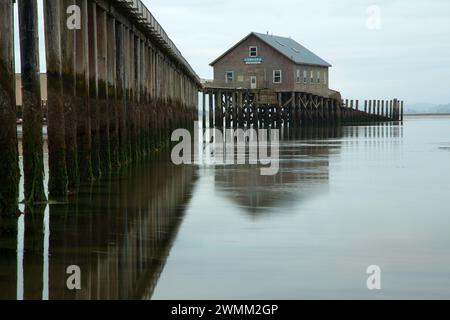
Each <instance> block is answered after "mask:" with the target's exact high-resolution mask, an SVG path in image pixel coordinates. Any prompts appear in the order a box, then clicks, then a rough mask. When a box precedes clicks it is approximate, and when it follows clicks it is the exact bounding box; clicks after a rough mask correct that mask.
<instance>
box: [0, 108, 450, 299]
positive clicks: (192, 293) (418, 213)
mask: <svg viewBox="0 0 450 320" xmlns="http://www.w3.org/2000/svg"><path fill="white" fill-rule="evenodd" d="M280 156H281V160H280V173H279V174H278V175H277V176H274V177H267V176H266V177H264V176H261V175H259V170H258V168H257V167H249V166H232V165H226V166H224V165H221V166H215V167H214V166H212V165H208V164H204V165H201V166H198V167H190V166H185V167H175V166H173V165H171V164H170V163H169V161H167V159H165V158H164V157H162V156H161V157H159V158H158V159H154V160H153V161H152V162H151V163H147V164H142V165H140V166H137V167H134V168H133V169H129V170H126V171H124V172H122V173H121V174H120V175H117V176H114V177H112V178H111V179H110V180H104V181H101V182H98V183H96V184H95V185H93V186H85V187H83V188H82V190H81V191H80V193H79V194H78V195H77V196H76V197H73V198H72V199H71V201H70V203H69V204H52V205H50V206H47V207H42V208H37V209H35V210H34V212H28V213H27V215H25V216H22V217H20V218H19V219H18V221H14V223H13V225H12V226H11V232H10V233H8V232H6V231H3V232H2V234H1V236H0V248H1V249H0V252H1V256H0V257H1V259H0V298H3V299H5V298H6V299H116V298H120V299H131V298H138V299H197V298H198V299H266V298H267V299H278V298H279V299H303V298H305V299H315V298H324V299H331V298H338V299H353V298H362V299H381V298H387V299H391V298H400V299H412V298H438V299H439V298H442V299H450V232H449V230H450V198H449V195H450V117H410V118H407V119H406V121H405V123H404V125H403V126H394V125H391V124H387V125H382V126H362V127H341V128H328V129H326V128H310V129H303V130H296V131H293V130H291V131H289V132H284V133H283V140H282V142H281V150H280ZM16 228H17V230H15V229H16ZM70 265H78V266H79V267H80V269H81V275H82V277H81V282H82V289H81V290H79V291H75V292H73V291H69V290H68V289H67V288H66V279H67V277H68V275H67V274H66V268H67V267H68V266H70ZM369 265H378V266H380V268H381V270H382V278H381V279H382V289H381V290H379V291H369V290H368V289H367V287H366V280H367V277H368V275H367V274H366V269H367V267H368V266H369Z"/></svg>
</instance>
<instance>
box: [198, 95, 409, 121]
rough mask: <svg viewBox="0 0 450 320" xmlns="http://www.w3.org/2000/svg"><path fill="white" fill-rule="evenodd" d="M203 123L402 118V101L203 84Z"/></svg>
mask: <svg viewBox="0 0 450 320" xmlns="http://www.w3.org/2000/svg"><path fill="white" fill-rule="evenodd" d="M201 104H202V107H201V112H202V122H203V127H206V126H208V125H209V126H210V127H219V128H221V127H227V128H228V127H250V126H253V127H267V126H271V127H282V126H286V127H288V126H289V127H298V126H302V125H318V124H327V123H330V124H339V123H340V124H346V123H367V122H380V121H402V120H403V101H399V100H398V99H393V100H365V101H364V106H362V105H360V101H359V100H345V101H343V100H342V99H340V98H333V97H321V96H318V95H314V94H311V93H305V92H278V93H275V92H267V90H264V91H263V90H246V89H218V88H216V89H213V88H205V89H204V90H203V98H202V101H201Z"/></svg>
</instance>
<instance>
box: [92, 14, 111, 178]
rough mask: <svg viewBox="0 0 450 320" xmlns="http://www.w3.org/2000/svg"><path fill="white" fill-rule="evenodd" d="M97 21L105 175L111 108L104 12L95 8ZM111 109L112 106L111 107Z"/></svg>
mask: <svg viewBox="0 0 450 320" xmlns="http://www.w3.org/2000/svg"><path fill="white" fill-rule="evenodd" d="M96 15H97V16H96V23H97V28H96V29H97V56H96V57H95V58H96V60H97V71H98V72H97V86H98V89H97V90H98V91H97V98H98V101H97V107H98V130H99V132H98V138H99V161H100V172H101V173H102V174H104V175H107V174H109V173H110V172H111V151H110V150H111V149H110V142H109V117H110V113H111V112H112V111H113V110H110V109H109V107H108V106H109V104H108V87H107V81H108V38H107V37H108V35H107V17H106V12H105V11H103V10H101V9H100V8H97V9H96ZM111 109H112V108H111Z"/></svg>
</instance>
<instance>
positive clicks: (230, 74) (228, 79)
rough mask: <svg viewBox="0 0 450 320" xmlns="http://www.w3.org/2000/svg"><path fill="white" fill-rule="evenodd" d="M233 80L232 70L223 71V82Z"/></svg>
mask: <svg viewBox="0 0 450 320" xmlns="http://www.w3.org/2000/svg"><path fill="white" fill-rule="evenodd" d="M233 81H234V72H233V71H227V72H225V82H227V83H228V82H233Z"/></svg>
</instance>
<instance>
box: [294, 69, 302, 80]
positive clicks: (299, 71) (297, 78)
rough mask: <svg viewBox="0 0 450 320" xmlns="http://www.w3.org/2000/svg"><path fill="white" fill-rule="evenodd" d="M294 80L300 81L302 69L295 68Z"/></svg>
mask: <svg viewBox="0 0 450 320" xmlns="http://www.w3.org/2000/svg"><path fill="white" fill-rule="evenodd" d="M295 82H297V83H301V82H302V71H301V70H300V69H297V75H296V77H295Z"/></svg>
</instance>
